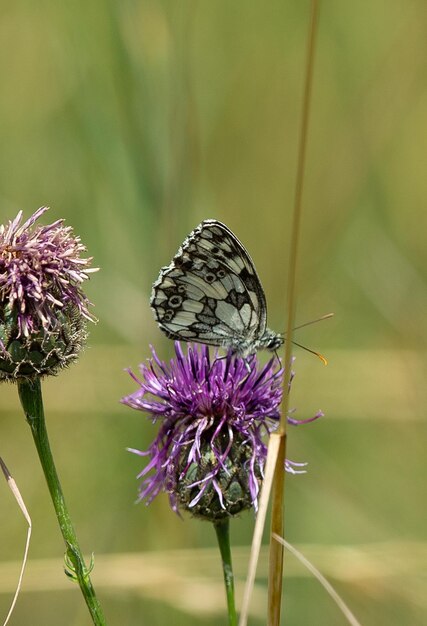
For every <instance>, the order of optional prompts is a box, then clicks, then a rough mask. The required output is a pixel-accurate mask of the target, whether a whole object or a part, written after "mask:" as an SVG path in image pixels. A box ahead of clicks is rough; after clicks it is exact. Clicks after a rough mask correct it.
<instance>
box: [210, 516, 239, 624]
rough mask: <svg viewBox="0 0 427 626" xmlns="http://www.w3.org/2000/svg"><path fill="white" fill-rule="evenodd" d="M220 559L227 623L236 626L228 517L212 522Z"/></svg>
mask: <svg viewBox="0 0 427 626" xmlns="http://www.w3.org/2000/svg"><path fill="white" fill-rule="evenodd" d="M214 526H215V532H216V537H217V539H218V545H219V550H220V552H221V559H222V571H223V574H224V584H225V593H226V595H227V608H228V624H229V626H237V614H236V606H235V602H234V576H233V565H232V563H231V550H230V522H229V520H228V519H226V520H223V521H222V522H217V523H216V524H214Z"/></svg>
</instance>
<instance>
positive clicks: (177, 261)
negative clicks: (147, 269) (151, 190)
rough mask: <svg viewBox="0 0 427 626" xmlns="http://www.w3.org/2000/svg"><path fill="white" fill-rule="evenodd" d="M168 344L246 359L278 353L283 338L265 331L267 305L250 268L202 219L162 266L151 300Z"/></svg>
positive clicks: (232, 240)
mask: <svg viewBox="0 0 427 626" xmlns="http://www.w3.org/2000/svg"><path fill="white" fill-rule="evenodd" d="M150 305H151V308H152V310H153V312H154V317H155V319H156V321H157V323H158V325H159V327H160V329H161V330H162V331H163V332H164V333H165V334H166V335H167V336H168V337H169V338H171V339H178V340H181V341H196V342H199V343H204V344H208V345H211V346H219V347H222V348H225V349H229V350H231V351H232V352H233V353H235V354H237V355H238V356H242V357H244V358H245V357H247V356H249V355H251V354H254V353H255V352H256V351H257V350H259V349H267V350H271V351H275V350H277V348H279V347H280V346H281V345H282V344H283V336H282V335H280V334H278V333H275V332H274V331H272V330H270V329H269V328H267V304H266V300H265V294H264V290H263V288H262V286H261V282H260V280H259V277H258V274H257V272H256V270H255V266H254V263H253V261H252V259H251V257H250V256H249V253H248V252H247V250H246V249H245V247H244V246H243V244H242V243H240V241H239V240H238V239H237V237H236V235H234V233H233V232H232V231H231V230H230V229H229V228H227V226H225V224H222V223H221V222H218V221H217V220H213V219H209V220H204V221H203V222H202V223H201V224H199V226H197V228H195V229H194V230H193V231H192V232H191V233H190V234H189V235H188V237H186V239H185V240H184V242H183V244H182V245H181V247H180V248H179V250H178V252H177V253H176V255H175V256H174V258H173V259H172V261H171V263H170V265H168V266H167V267H163V268H162V269H161V270H160V274H159V277H158V279H157V280H156V282H155V283H154V284H153V290H152V294H151V300H150Z"/></svg>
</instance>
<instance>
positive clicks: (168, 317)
mask: <svg viewBox="0 0 427 626" xmlns="http://www.w3.org/2000/svg"><path fill="white" fill-rule="evenodd" d="M174 315H175V314H174V312H173V311H172V309H167V310H166V311H165V314H164V315H163V318H162V322H170V321H172V320H173V316H174Z"/></svg>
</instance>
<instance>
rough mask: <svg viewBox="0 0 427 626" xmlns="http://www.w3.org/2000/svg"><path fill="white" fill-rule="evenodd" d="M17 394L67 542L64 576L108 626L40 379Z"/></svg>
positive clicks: (21, 384)
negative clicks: (64, 483)
mask: <svg viewBox="0 0 427 626" xmlns="http://www.w3.org/2000/svg"><path fill="white" fill-rule="evenodd" d="M18 393H19V398H20V400H21V404H22V408H23V409H24V412H25V417H26V419H27V422H28V424H29V426H30V428H31V432H32V435H33V438H34V442H35V444H36V448H37V452H38V455H39V458H40V462H41V465H42V468H43V472H44V475H45V478H46V482H47V485H48V488H49V492H50V495H51V498H52V502H53V506H54V507H55V512H56V517H57V518H58V522H59V527H60V529H61V533H62V536H63V538H64V541H65V546H66V552H65V561H66V563H67V565H69V567H70V570H71V572H67V570H66V572H65V573H66V574H67V575H69V576H70V577H71V578H74V579H76V580H77V581H78V583H79V585H80V589H81V591H82V594H83V596H84V599H85V601H86V604H87V607H88V609H89V612H90V614H91V616H92V621H93V623H94V624H95V625H96V626H105V624H106V622H105V618H104V615H103V613H102V610H101V606H100V604H99V602H98V599H97V597H96V595H95V590H94V588H93V586H92V583H91V580H90V577H89V570H88V569H87V567H86V565H85V562H84V559H83V555H82V553H81V550H80V547H79V544H78V542H77V536H76V533H75V531H74V528H73V525H72V523H71V519H70V516H69V513H68V509H67V507H66V504H65V500H64V495H63V493H62V489H61V484H60V482H59V478H58V474H57V472H56V468H55V464H54V461H53V456H52V452H51V449H50V445H49V439H48V435H47V430H46V422H45V417H44V411H43V399H42V391H41V384H40V379H39V378H36V379H34V380H33V381H28V380H18Z"/></svg>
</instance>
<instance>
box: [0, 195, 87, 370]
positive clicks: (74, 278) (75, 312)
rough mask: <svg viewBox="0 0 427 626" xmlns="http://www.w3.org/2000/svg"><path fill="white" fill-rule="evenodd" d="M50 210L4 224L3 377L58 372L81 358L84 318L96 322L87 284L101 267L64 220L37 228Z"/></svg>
mask: <svg viewBox="0 0 427 626" xmlns="http://www.w3.org/2000/svg"><path fill="white" fill-rule="evenodd" d="M47 210H48V208H47V207H42V208H40V209H38V210H37V211H36V212H35V213H34V214H33V215H32V216H31V217H30V218H29V219H28V220H27V221H26V222H24V223H23V224H21V222H22V211H20V212H19V213H18V215H17V216H16V218H15V219H14V220H13V221H9V223H8V224H7V225H0V378H16V377H18V376H27V377H28V376H32V375H40V374H46V373H55V372H56V371H57V369H59V368H60V367H63V366H65V365H66V364H67V363H68V362H70V360H73V359H74V358H76V355H77V353H78V351H79V349H80V347H81V344H82V342H83V341H84V339H85V337H86V332H85V323H84V320H91V321H96V319H95V318H94V316H93V315H92V314H91V313H90V312H89V310H88V306H89V305H90V304H91V303H90V302H89V300H88V298H87V297H86V296H85V294H84V293H83V291H82V289H81V284H82V283H83V282H84V281H85V280H86V279H87V278H89V274H90V273H91V272H96V271H97V268H92V269H90V268H89V265H90V263H91V261H92V259H91V258H86V259H85V258H80V254H81V252H83V251H85V250H86V248H85V247H84V245H83V244H82V243H81V241H80V238H79V237H76V236H74V235H73V232H72V228H71V227H69V226H68V227H66V226H64V225H63V223H64V220H57V221H56V222H53V224H49V225H48V226H42V225H37V226H35V222H36V221H37V220H38V219H39V217H41V216H42V215H43V214H44V213H45V212H46V211H47Z"/></svg>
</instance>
